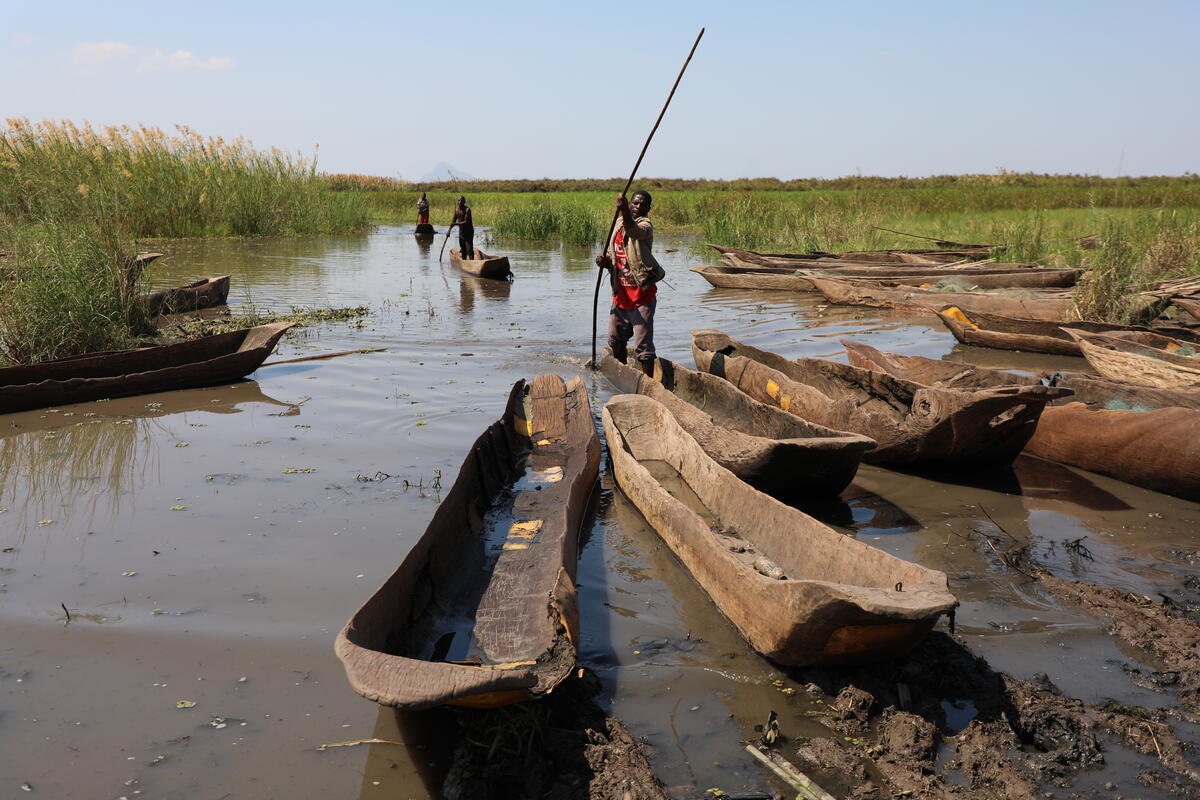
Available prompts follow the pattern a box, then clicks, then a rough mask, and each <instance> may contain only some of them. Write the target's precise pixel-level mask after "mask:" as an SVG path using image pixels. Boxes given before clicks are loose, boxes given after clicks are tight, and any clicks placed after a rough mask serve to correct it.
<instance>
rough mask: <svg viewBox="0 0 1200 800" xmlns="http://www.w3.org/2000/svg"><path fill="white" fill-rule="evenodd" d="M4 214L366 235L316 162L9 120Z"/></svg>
mask: <svg viewBox="0 0 1200 800" xmlns="http://www.w3.org/2000/svg"><path fill="white" fill-rule="evenodd" d="M0 215H4V216H8V217H10V218H13V219H17V220H25V221H29V222H34V223H44V222H46V221H49V220H68V221H69V220H83V219H102V220H104V221H105V222H106V224H108V225H109V226H111V227H114V228H116V229H118V230H121V231H123V232H124V233H125V234H127V235H129V236H139V237H183V236H259V235H290V234H313V233H338V232H346V231H356V230H364V229H365V228H366V227H367V226H368V225H369V224H370V207H369V204H368V203H367V202H366V200H365V199H364V198H363V196H362V195H360V194H358V193H354V192H333V191H331V190H329V189H328V184H327V183H326V181H325V179H324V177H323V176H321V175H319V174H318V173H317V171H316V160H315V158H313V159H309V158H305V157H302V156H299V155H294V154H290V153H285V152H283V151H281V150H279V149H274V148H273V149H270V150H257V149H255V148H254V147H253V146H252V145H251V143H250V142H248V141H246V140H244V139H235V140H233V141H226V140H224V139H221V138H209V137H205V136H202V135H200V134H199V133H197V132H196V131H194V130H192V129H190V128H188V127H185V126H178V127H177V128H176V132H175V133H174V134H173V135H172V134H168V133H166V132H164V131H162V130H161V129H159V128H153V127H146V126H136V127H133V126H117V127H105V128H93V127H91V126H90V125H87V124H84V125H76V124H74V123H72V122H50V121H46V122H30V121H29V120H25V119H9V120H7V124H6V126H5V127H3V128H0Z"/></svg>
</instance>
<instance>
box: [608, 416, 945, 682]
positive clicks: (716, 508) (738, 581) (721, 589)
mask: <svg viewBox="0 0 1200 800" xmlns="http://www.w3.org/2000/svg"><path fill="white" fill-rule="evenodd" d="M603 420H604V433H605V436H606V437H607V440H608V451H609V457H610V459H611V460H612V465H613V473H614V475H615V476H616V480H617V485H618V486H620V488H621V491H622V492H623V493H624V494H625V495H626V496H627V497H628V498H629V499H630V501H631V502H632V503H633V504H634V505H635V506H636V507H637V508H638V510H639V511H640V512H641V514H642V516H643V517H645V518H646V521H647V522H649V523H650V525H651V527H653V528H654V530H655V531H657V533H658V535H659V536H660V537H661V538H662V540H663V542H664V543H666V545H667V546H668V547H669V548H670V549H671V551H672V553H674V554H675V556H676V558H678V559H679V561H680V562H681V563H682V564H683V566H684V568H686V569H687V570H688V572H689V573H690V574H691V576H692V578H693V579H694V580H695V581H696V583H698V584H699V585H700V587H701V588H702V589H703V590H704V591H705V592H706V593H707V594H708V596H709V598H711V599H712V601H713V603H714V604H715V605H716V606H717V608H718V609H720V611H721V613H722V614H724V615H725V616H726V617H727V618H728V619H729V621H730V622H732V623H733V625H734V626H735V627H736V628H737V629H738V630H739V631H740V632H741V634H742V635H743V636H744V637H745V638H746V640H747V641H748V642H749V643H750V645H751V646H752V647H753V648H754V649H755V650H757V651H758V652H760V653H762V654H763V655H765V656H767V657H768V658H770V659H772V660H774V661H777V662H779V663H781V664H791V665H799V666H814V665H823V666H829V665H838V664H861V663H867V662H871V661H877V660H882V659H887V658H893V657H896V656H900V655H903V654H904V653H905V652H907V651H908V650H909V649H911V648H912V647H913V645H915V644H916V643H917V642H918V641H919V640H920V639H921V637H923V636H924V635H925V634H926V632H928V630H929V629H930V628H931V627H933V624H934V622H935V621H936V620H937V618H938V616H940V615H941V614H944V613H946V612H948V611H950V610H951V609H953V608H954V606H955V605H956V601H955V598H954V596H953V595H952V594H950V592H949V590H948V588H947V585H946V576H945V574H944V573H941V572H938V571H936V570H929V569H925V568H924V567H921V566H919V565H917V564H912V563H909V562H907V561H902V560H900V559H898V558H896V557H894V556H891V555H888V554H887V553H884V552H883V551H881V550H878V549H876V548H873V547H871V546H870V545H867V544H865V543H864V542H860V541H857V540H855V539H854V538H853V537H849V536H845V535H843V534H840V533H838V532H837V531H834V530H833V529H832V528H829V527H827V526H826V525H824V524H822V523H820V522H817V521H816V520H814V519H813V518H812V517H809V516H808V515H807V514H804V513H802V512H800V511H798V510H796V509H794V508H791V507H790V506H787V505H784V504H783V503H780V502H779V501H777V500H774V499H772V498H770V497H768V496H767V495H764V494H762V493H761V492H758V491H756V490H755V489H753V488H752V487H750V486H749V485H747V484H746V483H744V482H742V481H741V480H740V479H739V478H738V477H737V476H735V475H734V474H733V473H731V472H729V471H728V470H726V469H725V468H723V467H721V466H720V465H719V464H717V463H716V462H715V461H713V460H712V459H711V458H709V457H708V455H707V454H706V453H705V452H704V449H703V448H701V447H700V445H699V444H698V443H697V442H696V441H695V440H694V439H693V438H692V437H691V436H689V435H688V434H687V432H685V431H684V430H683V428H682V427H681V426H680V425H679V423H678V422H677V421H676V420H675V418H674V417H673V416H672V414H671V413H670V412H669V411H668V410H667V409H666V408H664V407H663V406H662V404H660V403H658V402H657V401H655V400H653V399H651V398H649V397H646V396H643V395H617V396H616V397H614V398H613V399H612V400H610V401H609V402H608V403H607V405H605V407H604V413H603ZM652 470H653V471H652ZM664 476H666V477H667V478H668V483H667V484H664V483H663V482H662V480H663V478H664ZM671 476H676V477H677V479H678V480H675V481H672V480H670V478H671ZM679 481H682V483H683V484H686V487H687V488H686V489H681V487H680V486H679ZM672 489H673V490H674V493H673V491H672ZM684 493H690V495H689V496H688V497H687V499H681V495H682V494H684ZM739 549H740V550H741V552H738V550H739ZM756 562H757V563H758V564H759V567H757V568H756V566H755V564H756ZM768 562H769V567H768V566H767V564H768ZM772 567H773V568H774V570H779V571H781V572H782V574H783V575H784V576H785V577H786V580H780V579H778V578H772V577H767V574H766V573H768V572H773V570H772V569H771V568H772ZM775 574H777V575H778V574H779V573H778V572H776V573H775Z"/></svg>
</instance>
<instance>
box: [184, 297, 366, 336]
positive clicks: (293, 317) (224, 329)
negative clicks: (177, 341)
mask: <svg viewBox="0 0 1200 800" xmlns="http://www.w3.org/2000/svg"><path fill="white" fill-rule="evenodd" d="M370 313H371V309H369V308H368V307H367V306H349V307H346V308H304V307H301V306H292V308H291V310H290V311H272V310H268V309H264V310H259V309H257V308H255V307H254V306H252V305H251V306H243V307H242V308H240V309H239V310H238V311H237V312H230V313H229V314H228V315H222V316H220V317H192V318H190V319H185V320H180V321H178V322H173V323H172V324H171V328H170V329H167V330H165V332H166V333H168V334H170V335H171V336H172V337H175V336H178V337H180V338H184V339H196V338H199V337H201V336H213V335H215V334H218V333H229V332H230V331H240V330H242V329H243V328H253V327H254V326H256V325H269V324H271V323H273V322H294V323H296V324H297V325H316V324H318V323H322V322H347V321H349V320H357V319H360V318H362V317H365V316H367V315H368V314H370Z"/></svg>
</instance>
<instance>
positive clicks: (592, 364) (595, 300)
mask: <svg viewBox="0 0 1200 800" xmlns="http://www.w3.org/2000/svg"><path fill="white" fill-rule="evenodd" d="M702 36H704V28H701V29H700V33H698V34H696V41H695V42H693V43H692V49H691V50H690V51H688V56H687V60H686V61H684V62H683V66H682V67H680V69H679V75H678V76H676V78H675V84H674V85H673V86H672V87H671V93H670V94H669V95H667V102H665V103H663V107H662V111H660V112H658V119H656V120H655V121H654V127H653V128H651V129H650V135H649V136H647V137H646V143H645V144H644V145H642V152H641V153H639V154H638V157H637V162H636V163H635V164H634V165H633V170H632V171H631V172H630V173H629V180H627V181H625V188H624V189H622V190H621V196H622V197H624V196H625V193H626V192H628V191H629V187H630V186H631V185H632V184H633V179H634V178H635V177H637V171H638V167H640V166H642V159H643V158H645V157H646V151H647V150H648V149H650V140H651V139H653V138H654V133H655V131H657V130H658V125H659V123H660V122H662V121H663V116H665V115H666V113H667V107H668V106H670V105H671V98H672V97H674V96H675V90H676V89H678V88H679V81H680V80H682V79H683V73H684V72H685V71H686V70H687V68H688V64H689V63H690V62H691V60H692V55H693V54H694V53H695V52H696V46H697V45H699V44H700V38H701V37H702ZM620 216H621V212H620V211H615V212H613V219H612V224H611V225H609V226H608V236H607V237H606V238H605V240H604V253H603V255H608V246H609V244H611V243H612V236H613V231H615V230H616V229H617V219H618V218H620ZM444 246H445V245H443V247H444ZM603 278H604V267H600V268H598V270H597V272H596V291H595V292H594V293H593V294H592V360H591V361H589V362H588V364H587V366H588V368H589V369H592V370H597V369H599V368H600V365H599V364H598V363H597V362H596V314H597V313H598V311H597V309H598V308H599V305H600V281H601V280H602V279H603Z"/></svg>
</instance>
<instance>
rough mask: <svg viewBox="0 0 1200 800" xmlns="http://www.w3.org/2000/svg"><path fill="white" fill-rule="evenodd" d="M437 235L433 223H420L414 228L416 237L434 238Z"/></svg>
mask: <svg viewBox="0 0 1200 800" xmlns="http://www.w3.org/2000/svg"><path fill="white" fill-rule="evenodd" d="M435 233H437V231H436V230H434V227H433V223H431V222H418V223H417V227H415V228H413V234H414V235H415V236H433V235H434V234H435Z"/></svg>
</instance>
